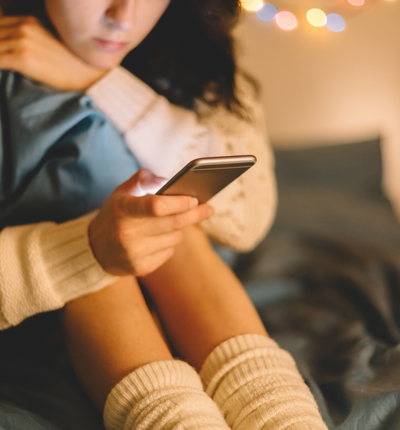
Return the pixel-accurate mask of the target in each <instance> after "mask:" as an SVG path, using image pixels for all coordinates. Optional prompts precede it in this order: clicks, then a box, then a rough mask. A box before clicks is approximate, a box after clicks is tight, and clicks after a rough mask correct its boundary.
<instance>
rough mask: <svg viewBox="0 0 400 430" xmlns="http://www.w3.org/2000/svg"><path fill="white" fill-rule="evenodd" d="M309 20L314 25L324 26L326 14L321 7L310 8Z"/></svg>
mask: <svg viewBox="0 0 400 430" xmlns="http://www.w3.org/2000/svg"><path fill="white" fill-rule="evenodd" d="M307 20H308V22H309V23H310V24H311V25H313V26H314V27H323V26H324V25H325V24H326V15H325V13H324V12H323V11H322V10H321V9H310V10H309V11H308V12H307Z"/></svg>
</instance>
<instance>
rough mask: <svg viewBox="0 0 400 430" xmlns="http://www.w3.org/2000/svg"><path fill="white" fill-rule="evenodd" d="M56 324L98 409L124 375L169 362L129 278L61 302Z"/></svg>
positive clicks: (157, 332) (142, 301) (162, 342)
mask: <svg viewBox="0 0 400 430" xmlns="http://www.w3.org/2000/svg"><path fill="white" fill-rule="evenodd" d="M61 321H62V325H63V328H64V333H65V340H66V343H67V347H68V351H69V354H70V357H71V361H72V363H73V365H74V368H75V371H76V373H77V375H78V378H79V379H80V381H81V383H82V385H83V386H84V388H85V389H86V392H87V393H88V394H89V396H90V397H91V398H92V400H93V402H94V403H95V404H96V406H97V407H98V408H99V409H100V410H103V407H104V403H105V400H106V398H107V395H108V394H109V392H110V391H111V389H112V388H113V387H114V386H115V385H116V384H117V383H118V382H119V381H120V380H121V379H122V378H123V377H124V376H126V375H128V374H129V373H130V372H132V371H133V370H135V369H136V368H138V367H140V366H142V365H144V364H147V363H150V362H153V361H157V360H168V359H171V358H172V356H171V353H170V351H169V349H168V347H167V346H166V344H165V342H164V341H163V339H162V337H161V335H160V332H159V331H158V329H157V327H156V325H155V323H154V321H153V318H152V316H151V314H150V312H149V310H148V308H147V305H146V303H145V301H144V298H143V296H142V293H141V291H140V288H139V285H138V283H137V281H136V279H134V278H133V277H126V278H121V279H120V280H119V281H117V282H116V283H115V284H113V285H110V286H108V287H107V288H105V289H103V290H102V291H99V292H97V293H95V294H89V295H87V296H83V297H81V298H79V299H76V300H73V301H72V302H69V303H67V305H66V306H65V307H64V308H63V309H62V311H61Z"/></svg>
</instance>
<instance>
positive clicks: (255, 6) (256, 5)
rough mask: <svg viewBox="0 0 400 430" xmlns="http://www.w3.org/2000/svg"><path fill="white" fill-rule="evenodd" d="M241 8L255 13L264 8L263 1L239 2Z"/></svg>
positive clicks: (242, 0)
mask: <svg viewBox="0 0 400 430" xmlns="http://www.w3.org/2000/svg"><path fill="white" fill-rule="evenodd" d="M240 2H241V4H242V7H243V8H244V9H246V10H249V11H257V10H259V9H261V8H262V7H263V6H264V2H263V0H241V1H240Z"/></svg>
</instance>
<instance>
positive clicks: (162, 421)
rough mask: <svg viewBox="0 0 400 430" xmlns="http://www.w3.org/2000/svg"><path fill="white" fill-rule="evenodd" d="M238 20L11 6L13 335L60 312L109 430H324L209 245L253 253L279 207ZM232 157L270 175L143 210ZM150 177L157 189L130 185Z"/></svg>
mask: <svg viewBox="0 0 400 430" xmlns="http://www.w3.org/2000/svg"><path fill="white" fill-rule="evenodd" d="M238 7H239V6H238V4H237V2H235V1H233V0H229V1H228V0H225V1H222V0H221V1H218V2H216V1H215V0H214V1H212V2H211V1H195V0H191V1H190V2H188V1H183V0H172V1H171V2H170V0H101V1H99V0H84V1H82V0H44V1H32V0H30V1H22V0H20V1H16V0H13V1H12V2H10V3H5V2H4V3H3V9H4V12H5V14H6V16H4V17H3V18H1V20H0V67H1V68H2V69H4V70H9V71H8V72H2V75H1V91H2V129H3V130H4V133H3V142H2V143H3V172H2V189H3V196H2V197H3V198H2V214H1V220H2V224H3V227H4V229H3V230H2V233H1V235H0V276H1V283H0V296H1V308H0V327H1V328H2V329H6V328H7V327H10V326H12V325H17V324H19V323H20V322H21V321H23V320H24V319H25V318H27V317H29V316H31V315H34V314H36V313H39V312H45V311H49V310H54V309H58V308H61V307H63V309H62V310H61V313H60V318H61V322H62V326H63V329H64V333H65V339H66V343H67V346H68V350H69V353H70V357H71V361H72V363H73V365H74V368H75V371H76V373H77V374H78V376H79V378H80V380H81V382H82V384H83V386H84V387H85V389H86V391H87V392H88V394H89V395H90V397H91V398H92V400H93V401H94V403H95V404H96V406H97V407H98V408H99V409H100V410H104V423H105V427H106V428H107V429H108V428H110V429H111V428H113V429H114V428H149V429H150V428H151V429H155V428H173V427H175V426H177V428H178V427H181V428H194V429H197V428H203V427H204V428H207V429H212V428H227V426H229V427H231V428H248V429H253V428H254V429H258V428H266V427H271V428H281V427H285V426H286V427H287V426H292V428H298V429H302V428H304V429H306V428H316V429H319V428H321V429H322V428H325V426H324V424H323V423H322V420H321V418H320V416H319V413H318V410H317V407H316V405H315V402H314V401H313V399H312V396H311V394H310V392H309V391H308V389H307V387H306V386H305V384H304V383H303V382H302V380H301V377H300V375H299V374H298V372H297V370H296V367H295V365H294V363H293V360H292V359H291V357H290V356H288V354H287V353H285V352H284V351H282V350H280V349H279V347H278V346H277V345H276V344H275V343H274V342H273V341H272V340H271V339H269V338H268V335H267V333H266V332H265V329H264V327H263V326H262V324H261V322H260V320H259V318H258V316H257V314H256V312H255V310H254V308H253V306H252V304H251V303H250V301H249V299H248V298H247V296H246V294H245V292H244V291H243V289H242V287H241V285H240V284H239V282H238V281H237V279H236V278H235V277H234V275H233V274H232V272H231V271H230V270H229V269H228V268H227V267H226V266H225V265H224V263H223V262H222V261H221V260H220V259H219V258H218V256H217V255H216V254H215V251H214V250H213V248H212V247H210V245H209V243H208V240H207V238H206V234H208V235H209V236H210V237H211V238H213V239H214V240H216V241H217V242H219V243H221V244H224V245H228V246H231V247H233V248H235V249H237V250H242V251H243V250H248V249H251V248H252V247H254V246H255V244H256V243H257V242H258V241H259V240H260V239H261V238H262V237H263V235H264V234H265V232H266V230H267V229H268V227H269V226H270V224H271V221H272V218H273V213H274V206H275V188H274V180H273V174H272V158H271V154H270V152H269V151H268V150H267V148H265V146H264V145H265V143H264V142H265V141H264V138H265V135H264V133H263V131H264V130H263V126H262V121H261V118H262V115H261V113H260V109H259V105H258V104H257V102H256V101H255V90H254V88H253V87H252V86H251V85H250V84H249V82H248V80H247V81H246V79H244V78H243V77H242V78H240V77H239V76H236V75H235V64H234V60H233V54H232V42H231V36H230V31H231V29H232V25H233V23H234V21H235V18H236V16H237V13H238ZM33 16H34V17H33ZM121 62H123V65H124V66H126V68H127V69H123V68H121V67H119V65H120V64H121ZM127 70H129V71H127ZM21 75H23V76H21ZM77 91H78V92H77ZM128 149H129V151H128ZM236 153H253V154H255V155H256V156H257V158H258V160H259V162H258V164H257V166H256V167H255V168H253V169H252V170H253V171H252V172H251V171H249V172H248V173H247V174H245V175H244V176H243V177H242V178H241V179H240V180H238V181H236V182H235V183H234V184H232V185H231V186H230V187H229V188H227V189H226V190H225V191H224V193H221V194H220V195H218V196H217V197H216V198H215V199H213V201H212V202H210V203H212V205H213V207H214V209H212V208H211V207H210V206H208V205H198V204H197V201H196V200H195V199H192V198H190V197H185V196H181V197H179V196H178V197H164V196H152V195H141V194H142V192H143V191H144V192H145V193H146V191H148V190H149V189H151V188H154V186H157V185H158V186H159V185H160V183H161V182H162V179H161V178H160V176H165V177H169V176H171V175H172V174H173V173H175V172H176V171H177V170H179V168H180V167H182V166H183V165H184V164H185V163H186V162H187V161H189V160H190V159H193V158H196V157H199V156H207V155H230V154H236ZM139 167H142V168H143V167H145V168H148V169H151V170H152V171H153V172H155V173H156V174H157V175H159V176H155V175H154V174H153V173H151V172H150V171H149V170H145V169H142V170H139V171H138V172H137V173H136V174H135V175H134V176H133V177H131V178H130V179H128V178H129V177H130V176H131V174H132V173H133V172H134V171H135V170H138V168H139ZM121 183H122V184H121ZM120 184H121V185H120ZM113 188H115V190H114V191H112V190H113ZM99 207H100V210H98V211H94V212H93V210H94V209H97V208H99ZM214 212H215V213H214ZM213 214H214V215H213ZM212 215H213V216H212ZM71 219H72V221H68V220H71ZM28 222H29V223H31V224H28V225H26V224H27V223H28ZM200 222H202V224H201V228H200V227H199V226H198V224H199V223H200ZM138 277H140V280H141V282H142V284H143V288H144V289H145V290H146V292H147V293H148V294H149V296H150V297H151V299H152V300H153V302H154V305H155V308H156V310H157V313H158V315H159V317H160V319H161V321H162V325H163V327H164V329H165V331H166V334H167V337H168V341H169V343H170V347H168V346H167V344H166V342H165V341H164V340H163V338H162V336H161V334H160V331H159V330H158V328H157V326H156V325H155V323H154V322H153V319H152V318H151V314H150V313H149V310H148V308H147V305H146V303H145V301H144V300H143V296H142V293H141V290H140V287H139V284H138V280H137V279H138ZM64 305H65V306H64ZM173 356H177V357H180V358H181V359H182V360H177V359H173ZM187 363H189V364H191V365H192V366H193V367H194V368H195V369H196V370H197V371H198V372H200V377H199V375H198V374H197V373H196V371H195V370H194V369H193V367H191V366H189V364H187ZM200 378H201V379H200ZM202 384H203V385H204V387H205V389H206V392H207V394H208V395H209V396H207V394H206V393H205V392H204V391H203V389H202ZM220 410H222V411H223V414H224V417H225V420H226V422H225V421H224V418H223V416H222V415H221V413H220Z"/></svg>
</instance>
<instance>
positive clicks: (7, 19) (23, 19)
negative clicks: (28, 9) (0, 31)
mask: <svg viewBox="0 0 400 430" xmlns="http://www.w3.org/2000/svg"><path fill="white" fill-rule="evenodd" d="M38 23H39V20H38V19H37V18H35V17H34V16H2V17H0V27H13V26H16V25H21V24H38Z"/></svg>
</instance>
